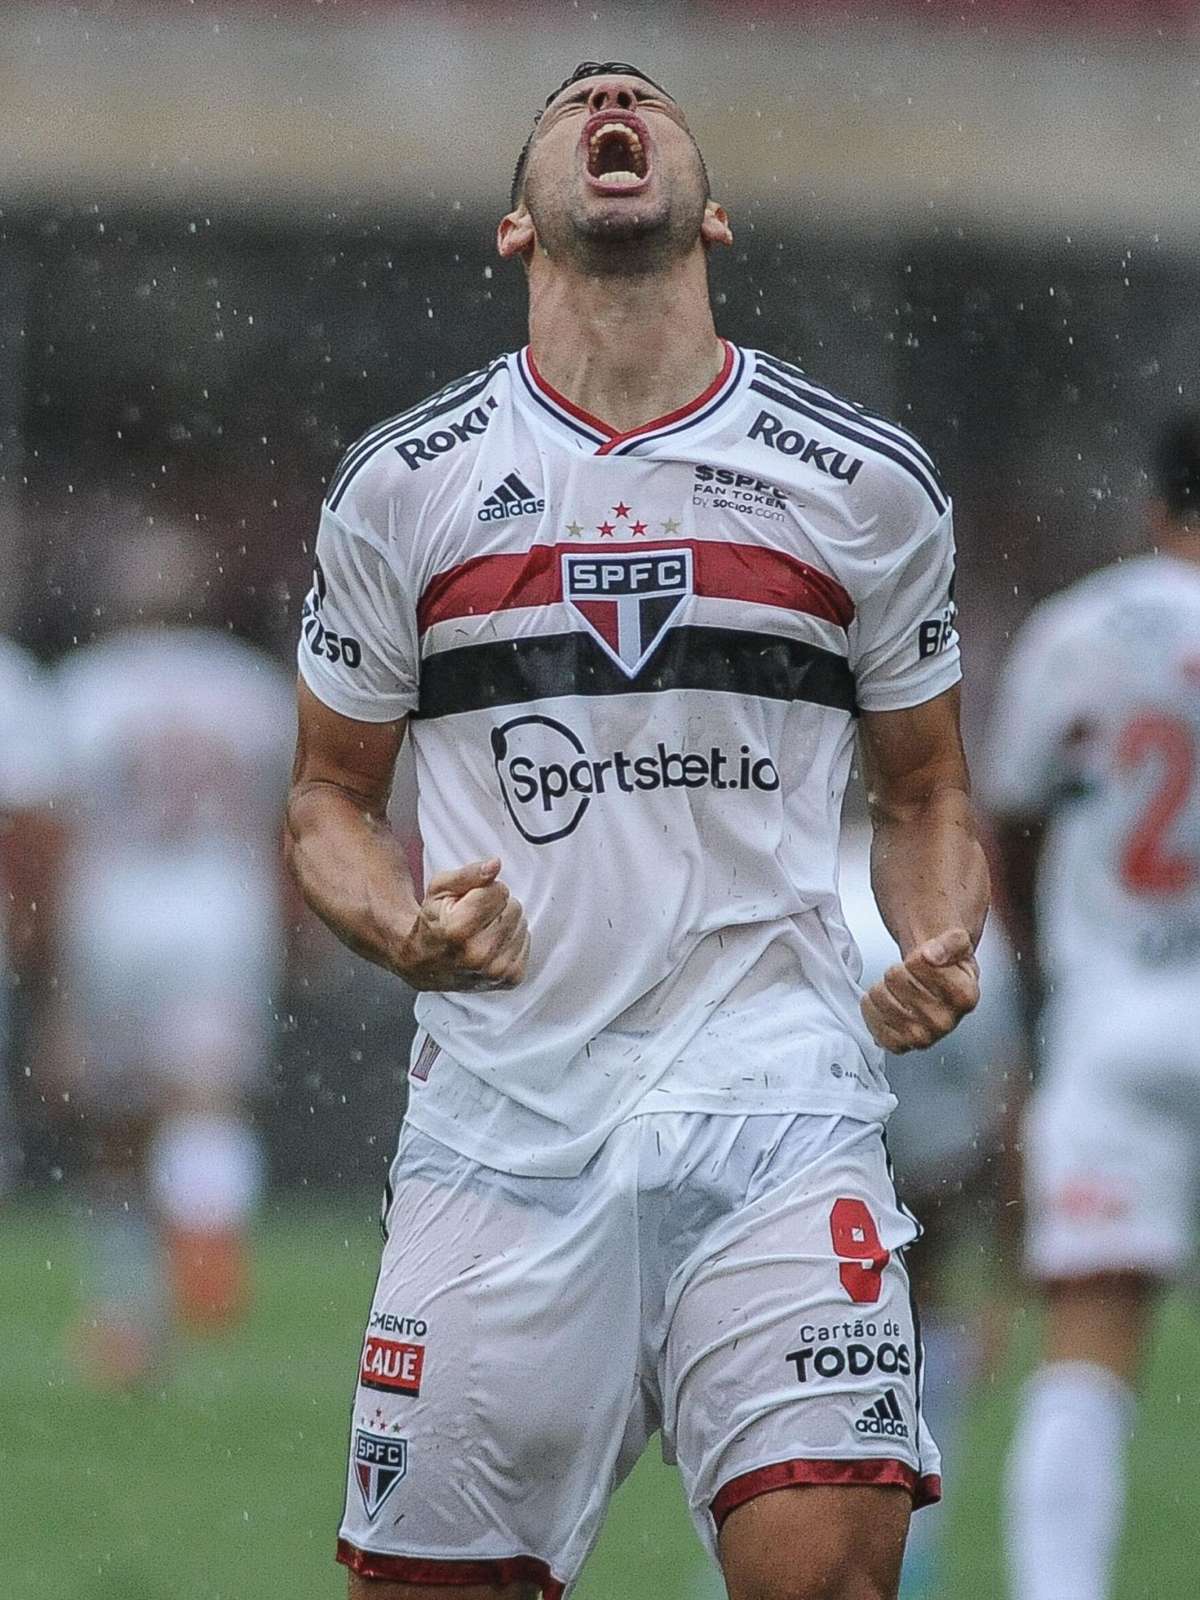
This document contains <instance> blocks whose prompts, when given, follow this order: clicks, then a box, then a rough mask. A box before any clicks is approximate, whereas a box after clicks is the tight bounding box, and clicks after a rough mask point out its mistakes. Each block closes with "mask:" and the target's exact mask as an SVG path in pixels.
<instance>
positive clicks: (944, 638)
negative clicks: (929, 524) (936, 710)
mask: <svg viewBox="0 0 1200 1600" xmlns="http://www.w3.org/2000/svg"><path fill="white" fill-rule="evenodd" d="M954 618H955V605H954V530H953V525H952V521H951V514H950V512H949V511H948V510H947V511H946V512H945V513H944V514H943V515H942V516H941V517H940V518H939V519H938V521H937V522H936V523H935V524H934V526H933V528H932V529H931V530H930V531H929V532H928V533H926V534H924V535H923V536H919V537H917V538H916V539H914V540H911V541H910V542H909V544H908V545H907V546H905V547H904V548H903V549H902V550H901V552H900V554H899V556H898V557H897V558H896V559H895V560H894V561H893V562H892V563H891V564H890V566H889V568H888V570H887V572H886V573H885V574H884V576H883V577H882V579H881V580H880V581H879V582H878V583H877V584H876V585H875V586H874V587H873V588H872V589H871V590H870V591H869V592H868V593H867V595H866V596H865V597H864V598H863V599H862V600H861V601H860V603H859V607H858V616H857V620H856V623H855V631H854V635H853V638H852V649H851V658H850V664H851V667H852V668H853V670H854V679H855V685H856V689H857V695H858V703H859V705H860V706H861V707H862V709H863V710H864V711H903V710H904V709H905V708H906V707H908V706H917V705H922V704H923V703H924V702H925V701H926V700H932V699H934V697H935V696H937V695H939V694H941V693H942V692H943V691H944V690H946V689H949V688H951V687H952V686H953V685H954V684H956V683H957V682H958V680H959V678H961V676H962V668H961V665H960V663H959V653H958V632H957V630H956V629H955V626H954Z"/></svg>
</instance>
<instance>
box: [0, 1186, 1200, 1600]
mask: <svg viewBox="0 0 1200 1600" xmlns="http://www.w3.org/2000/svg"><path fill="white" fill-rule="evenodd" d="M0 1227H2V1228H3V1240H4V1248H3V1254H2V1255H0V1341H2V1344H0V1348H2V1350H3V1363H4V1366H3V1381H2V1382H0V1552H2V1555H0V1562H2V1564H3V1565H2V1570H0V1593H3V1594H4V1595H5V1596H11V1600H327V1597H337V1596H340V1595H342V1594H343V1593H344V1585H343V1579H342V1574H341V1572H340V1569H337V1568H335V1567H334V1566H333V1564H332V1561H331V1555H330V1552H331V1547H332V1543H333V1534H334V1528H335V1524H336V1521H337V1515H338V1510H339V1501H340V1496H341V1488H342V1463H343V1459H344V1449H345V1439H344V1430H345V1426H346V1418H347V1416H348V1410H349V1394H350V1385H351V1382H352V1373H353V1360H354V1355H355V1354H356V1352H357V1346H358V1341H359V1338H360V1334H361V1327H362V1322H363V1317H364V1313H365V1310H366V1306H367V1302H368V1300H369V1297H370V1292H371V1285H372V1282H373V1279H374V1272H375V1264H376V1255H377V1251H378V1247H379V1235H378V1231H377V1229H376V1227H375V1223H374V1216H373V1205H372V1203H371V1202H370V1201H369V1200H364V1201H363V1202H362V1203H361V1204H359V1205H357V1206H343V1207H341V1208H340V1209H338V1210H336V1211H333V1210H329V1209H320V1208H315V1207H304V1208H300V1209H296V1208H294V1207H293V1206H292V1205H291V1203H287V1204H285V1203H283V1202H277V1203H276V1204H275V1205H274V1206H273V1207H272V1209H271V1212H270V1214H269V1215H268V1218H267V1219H266V1220H265V1222H264V1224H263V1226H262V1228H261V1230H260V1258H259V1282H258V1298H257V1304H256V1308H255V1311H254V1314H253V1317H252V1319H251V1320H250V1322H249V1324H248V1325H247V1326H246V1327H245V1328H244V1329H243V1330H242V1331H241V1332H239V1333H238V1334H237V1335H236V1336H234V1337H232V1338H228V1339H225V1340H222V1341H218V1342H213V1343H208V1342H204V1343H200V1342H196V1343H185V1344H183V1345H181V1347H180V1349H179V1350H178V1352H177V1357H176V1360H175V1362H174V1365H173V1366H172V1368H171V1370H170V1372H169V1373H168V1374H166V1375H164V1378H163V1380H162V1382H161V1384H160V1385H159V1386H157V1387H156V1388H154V1389H153V1390H151V1392H149V1393H146V1394H141V1395H135V1396H129V1397H121V1398H113V1397H111V1396H102V1395H97V1394H94V1393H92V1392H90V1391H89V1390H88V1389H86V1388H84V1387H83V1386H82V1385H81V1384H80V1383H79V1382H78V1381H77V1380H76V1378H75V1375H74V1372H73V1371H72V1368H71V1366H70V1363H69V1361H68V1360H67V1359H66V1356H65V1354H64V1337H65V1333H66V1330H67V1328H68V1327H69V1324H70V1320H71V1317H72V1315H73V1312H74V1309H75V1304H76V1293H77V1283H78V1271H77V1266H76V1256H75V1245H74V1241H73V1239H72V1235H71V1232H70V1229H69V1228H68V1226H67V1224H66V1222H65V1219H64V1217H63V1215H62V1213H61V1211H59V1210H58V1209H55V1208H53V1207H44V1208H33V1207H17V1208H11V1207H10V1208H9V1209H7V1210H6V1211H5V1212H4V1213H3V1215H2V1217H0ZM1029 1342H1030V1339H1029V1330H1028V1328H1027V1327H1026V1328H1025V1329H1024V1331H1023V1332H1022V1334H1021V1335H1020V1337H1019V1338H1018V1340H1017V1344H1018V1346H1019V1347H1021V1348H1019V1349H1018V1351H1017V1353H1016V1354H1015V1355H1014V1357H1013V1360H1012V1363H1011V1367H1012V1370H1011V1371H1008V1372H1006V1373H1005V1374H1004V1376H1003V1377H1002V1378H1001V1379H998V1380H997V1381H996V1382H994V1383H992V1384H990V1385H989V1386H988V1387H987V1390H986V1392H985V1393H984V1394H983V1395H981V1397H980V1398H979V1401H978V1403H977V1404H976V1406H975V1408H974V1411H973V1414H972V1417H971V1421H970V1427H969V1436H968V1439H967V1442H966V1463H965V1472H964V1475H963V1481H962V1482H961V1484H960V1486H959V1498H958V1506H957V1513H956V1516H955V1518H954V1523H953V1527H952V1537H951V1544H952V1548H951V1552H950V1569H949V1572H948V1575H947V1583H946V1589H945V1593H946V1596H947V1600H949V1597H951V1596H953V1597H957V1596H961V1595H970V1596H971V1600H1001V1596H1002V1588H1001V1584H1000V1580H999V1576H998V1572H999V1567H998V1559H997V1536H996V1520H997V1519H996V1485H997V1481H998V1478H999V1474H1000V1471H1001V1466H1002V1460H1003V1451H1004V1445H1005V1439H1006V1433H1007V1428H1008V1419H1009V1416H1010V1411H1011V1405H1012V1397H1013V1389H1014V1385H1015V1383H1016V1381H1017V1376H1018V1369H1019V1367H1020V1364H1021V1359H1022V1348H1023V1349H1024V1350H1027V1349H1028V1346H1029ZM1198 1370H1200V1330H1198V1328H1197V1326H1196V1324H1195V1323H1194V1322H1193V1321H1192V1319H1191V1317H1190V1315H1189V1314H1187V1313H1186V1312H1185V1311H1184V1310H1183V1309H1182V1308H1180V1307H1172V1308H1171V1310H1170V1312H1169V1314H1168V1316H1167V1318H1166V1319H1165V1323H1164V1327H1163V1330H1162V1336H1161V1338H1160V1340H1159V1343H1158V1347H1157V1349H1156V1351H1155V1354H1154V1360H1153V1363H1152V1368H1151V1372H1150V1376H1149V1382H1148V1395H1149V1401H1148V1406H1147V1410H1146V1414H1145V1417H1144V1420H1143V1423H1142V1426H1141V1429H1140V1432H1139V1436H1138V1440H1137V1443H1136V1446H1135V1452H1134V1467H1135V1474H1136V1482H1135V1487H1134V1491H1133V1496H1132V1503H1131V1507H1130V1533H1129V1537H1128V1539H1127V1541H1126V1549H1125V1552H1124V1555H1123V1558H1122V1564H1121V1578H1120V1584H1119V1589H1118V1596H1119V1600H1150V1597H1154V1600H1162V1597H1163V1596H1167V1595H1169V1596H1183V1595H1190V1594H1195V1593H1197V1591H1198V1590H1200V1482H1198V1481H1197V1463H1198V1462H1200V1392H1198V1391H1197V1386H1196V1376H1197V1372H1198ZM577 1592H578V1595H579V1597H580V1600H709V1597H710V1596H713V1595H716V1594H718V1593H719V1592H720V1591H719V1590H718V1589H716V1588H714V1587H713V1585H712V1582H711V1580H708V1579H707V1578H706V1575H705V1570H704V1564H703V1561H702V1558H701V1557H700V1555H699V1551H698V1547H697V1546H696V1545H695V1543H694V1541H693V1537H692V1534H691V1530H690V1528H689V1526H688V1524H687V1521H686V1518H685V1516H684V1513H683V1509H682V1502H681V1499H680V1495H679V1493H678V1490H677V1488H676V1485H675V1480H674V1477H673V1475H672V1474H671V1473H670V1472H669V1471H668V1470H667V1469H665V1468H663V1467H662V1466H661V1464H659V1463H658V1461H657V1459H656V1457H655V1447H654V1446H652V1447H651V1450H650V1452H649V1453H648V1455H647V1457H646V1458H645V1459H644V1460H643V1462H642V1463H641V1465H640V1467H639V1468H638V1470H637V1472H636V1473H635V1474H634V1476H633V1477H632V1478H631V1479H630V1481H629V1482H628V1483H627V1484H626V1485H625V1487H624V1488H623V1489H622V1490H621V1492H620V1494H619V1495H618V1496H617V1499H616V1502H615V1505H614V1509H613V1512H612V1515H611V1517H610V1519H609V1523H608V1526H607V1528H606V1530H605V1534H604V1537H603V1539H602V1541H601V1544H600V1547H599V1548H598V1550H597V1552H596V1554H595V1556H594V1558H593V1560H592V1562H591V1564H590V1566H589V1569H588V1571H587V1573H586V1574H585V1577H584V1579H583V1582H582V1583H581V1585H580V1587H579V1590H578V1591H577Z"/></svg>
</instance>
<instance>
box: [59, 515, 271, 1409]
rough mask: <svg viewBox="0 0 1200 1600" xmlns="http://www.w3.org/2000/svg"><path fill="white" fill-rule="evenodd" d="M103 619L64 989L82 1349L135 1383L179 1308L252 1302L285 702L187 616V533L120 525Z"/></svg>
mask: <svg viewBox="0 0 1200 1600" xmlns="http://www.w3.org/2000/svg"><path fill="white" fill-rule="evenodd" d="M111 560H112V571H111V572H110V575H109V576H110V580H111V582H110V587H111V590H112V593H111V594H110V595H108V596H107V597H106V600H107V604H106V606H105V612H106V614H107V615H108V616H109V617H110V618H112V619H113V620H114V622H116V621H119V622H120V623H121V624H122V625H120V626H116V627H114V628H113V631H111V632H109V633H108V634H107V635H106V636H105V637H103V638H102V639H100V640H99V641H98V642H97V643H95V644H91V645H87V646H85V647H83V648H81V649H79V650H77V651H75V652H74V653H73V654H72V655H70V656H69V657H68V658H67V659H66V660H65V661H64V663H63V664H62V666H61V667H60V668H59V671H58V689H59V694H60V698H61V713H62V722H63V728H64V743H65V757H64V772H63V778H62V784H63V793H64V799H65V805H64V811H65V814H66V819H67V823H68V826H69V829H70V846H69V852H68V860H67V869H66V875H65V882H64V884H63V887H62V912H61V921H62V933H61V939H62V978H63V985H64V991H65V995H66V1010H67V1015H68V1017H69V1028H70V1033H71V1035H72V1036H73V1037H74V1039H75V1041H76V1049H75V1050H74V1051H73V1052H72V1054H73V1055H74V1056H75V1057H76V1061H77V1066H76V1069H75V1070H76V1072H77V1075H78V1081H77V1083H76V1084H75V1085H74V1087H73V1092H72V1103H73V1104H74V1105H75V1106H77V1107H81V1108H82V1114H83V1119H84V1124H83V1125H84V1128H85V1131H86V1142H87V1148H88V1151H89V1156H90V1161H89V1170H88V1174H87V1205H86V1211H87V1215H88V1220H89V1239H88V1248H87V1253H86V1264H87V1276H86V1279H85V1283H86V1287H87V1292H88V1294H89V1296H90V1299H91V1302H92V1303H91V1305H90V1307H89V1309H88V1312H87V1315H86V1318H85V1322H84V1327H83V1334H82V1348H81V1352H80V1353H81V1355H82V1358H83V1360H84V1362H85V1365H86V1366H87V1368H88V1369H89V1371H90V1372H91V1373H92V1374H93V1375H94V1376H95V1377H97V1378H98V1379H101V1380H107V1381H112V1382H127V1381H133V1380H135V1379H137V1378H139V1377H140V1376H141V1375H142V1373H143V1372H144V1371H145V1370H147V1368H148V1367H150V1366H151V1365H153V1363H154V1362H155V1361H156V1360H157V1359H158V1357H159V1355H160V1352H161V1348H162V1343H163V1338H164V1334H165V1333H166V1331H167V1329H168V1327H169V1324H170V1320H171V1317H172V1314H178V1315H179V1316H181V1317H182V1318H183V1319H184V1320H185V1321H186V1322H188V1323H191V1324H193V1325H199V1326H207V1327H214V1328H216V1327H220V1326H222V1325H223V1324H225V1323H226V1322H227V1321H228V1320H230V1319H231V1318H233V1317H235V1316H236V1315H237V1313H238V1312H239V1311H240V1310H241V1309H242V1306H243V1302H244V1299H245V1295H246V1291H247V1279H246V1274H247V1270H248V1261H247V1258H246V1248H245V1229H246V1225H247V1222H248V1218H249V1214H250V1211H251V1208H252V1205H253V1203H254V1200H255V1198H256V1195H257V1191H258V1188H259V1184H260V1178H261V1165H262V1158H261V1155H260V1151H259V1145H258V1139H257V1135H256V1134H255V1132H254V1130H253V1128H252V1126H251V1125H250V1123H249V1121H248V1118H247V1115H246V1110H245V1104H244V1102H245V1098H246V1096H247V1093H248V1091H249V1090H250V1089H251V1087H252V1085H253V1083H254V1080H255V1077H256V1075H257V1074H258V1073H259V1072H260V1070H261V1068H262V1066H263V1064H264V1060H265V1057H266V1054H267V1051H268V1048H269V1038H270V1028H271V1024H272V1001H273V998H274V994H275V990H276V987H277V984H278V978H279V967H280V962H281V955H282V950H281V943H282V928H281V919H280V908H279V900H278V889H279V872H278V868H277V862H278V859H279V829H280V823H281V817H280V807H279V803H278V795H277V791H276V790H275V788H274V786H276V785H278V784H279V783H280V782H281V781H282V773H283V772H284V771H286V763H287V744H288V743H289V742H290V740H289V739H288V738H287V728H288V724H289V723H290V721H291V716H290V704H289V702H290V699H291V691H290V686H289V685H288V681H287V677H286V675H285V674H284V673H283V672H282V671H281V669H280V668H279V667H278V666H277V665H276V663H274V662H273V661H271V660H270V659H269V658H268V657H266V656H264V655H262V654H261V653H260V652H259V651H257V650H255V649H253V648H252V647H251V646H249V645H246V644H243V643H241V642H240V641H238V640H235V639H232V638H230V637H229V635H228V634H225V633H221V632H219V631H217V630H216V629H215V628H208V627H202V626H198V625H195V624H193V623H189V622H188V621H187V620H186V619H187V618H188V617H189V616H190V615H194V608H195V604H196V600H197V594H198V592H200V591H199V580H198V573H197V568H196V558H195V552H194V549H193V546H192V541H191V540H190V538H189V536H188V535H187V533H186V532H185V531H184V530H181V529H176V528H173V527H169V526H167V527H164V526H161V525H160V526H159V527H158V528H154V529H151V528H144V529H142V530H140V531H137V532H132V533H127V534H126V536H125V537H124V538H123V539H122V540H121V541H120V542H119V544H117V545H116V547H115V548H114V551H113V554H112V558H111Z"/></svg>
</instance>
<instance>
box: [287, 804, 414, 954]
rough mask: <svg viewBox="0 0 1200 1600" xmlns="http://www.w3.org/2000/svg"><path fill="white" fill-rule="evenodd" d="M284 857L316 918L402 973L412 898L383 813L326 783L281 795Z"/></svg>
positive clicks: (355, 948)
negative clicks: (285, 816)
mask: <svg viewBox="0 0 1200 1600" xmlns="http://www.w3.org/2000/svg"><path fill="white" fill-rule="evenodd" d="M287 848H288V861H289V865H290V866H291V869H292V872H293V874H294V875H295V878H296V881H297V883H298V884H299V886H300V892H301V893H302V894H303V896H304V898H305V900H306V901H307V902H308V904H309V905H310V906H311V907H312V909H313V910H314V911H315V912H316V914H317V916H319V917H320V918H321V920H322V922H324V923H326V924H327V925H328V926H329V927H330V928H332V929H333V931H334V933H336V934H337V936H338V938H339V939H341V940H342V942H343V943H344V944H347V945H349V947H350V949H351V950H353V951H354V952H355V953H356V954H357V955H360V956H364V957H365V958H366V959H367V960H368V961H373V962H375V963H376V964H377V965H378V966H381V967H386V968H388V970H389V971H391V972H396V973H400V974H401V975H403V968H404V965H405V946H406V942H407V940H408V937H409V935H410V933H411V930H412V927H413V924H414V922H415V921H416V918H417V913H418V901H417V896H416V892H415V890H414V887H413V881H412V875H411V873H410V871H409V867H408V862H407V859H406V857H405V853H404V849H403V847H402V845H401V844H400V842H399V840H398V839H397V838H396V836H395V835H394V834H393V833H392V831H391V829H390V828H389V827H388V825H387V822H386V820H385V819H383V818H381V817H378V816H375V815H373V814H372V813H371V812H370V811H369V810H367V809H366V808H365V807H364V806H363V804H362V802H361V801H359V800H356V799H355V798H354V796H352V795H350V794H348V793H346V791H345V790H343V789H339V788H338V787H337V786H336V785H334V784H328V783H319V782H317V783H301V784H298V785H297V786H296V787H295V788H294V789H293V790H292V793H291V796H290V797H289V801H288V831H287Z"/></svg>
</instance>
